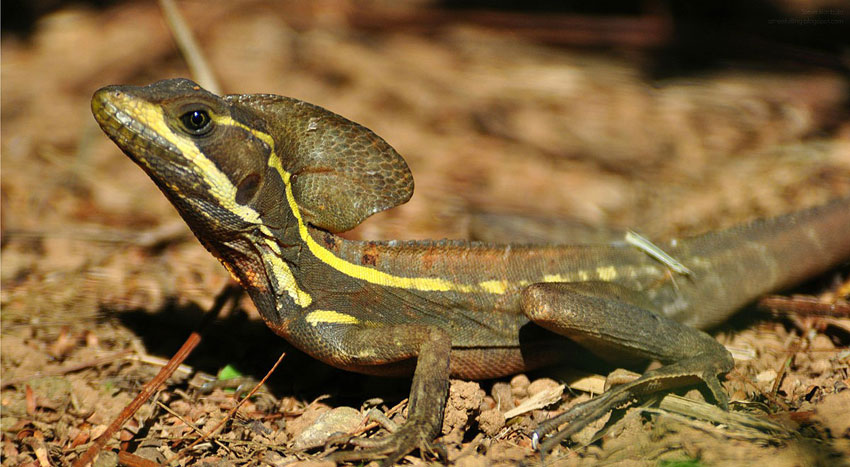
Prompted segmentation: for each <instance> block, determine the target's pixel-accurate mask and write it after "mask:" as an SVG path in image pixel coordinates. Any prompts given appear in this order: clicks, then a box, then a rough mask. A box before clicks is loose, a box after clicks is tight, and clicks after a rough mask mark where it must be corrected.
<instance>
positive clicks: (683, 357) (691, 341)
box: [522, 282, 734, 452]
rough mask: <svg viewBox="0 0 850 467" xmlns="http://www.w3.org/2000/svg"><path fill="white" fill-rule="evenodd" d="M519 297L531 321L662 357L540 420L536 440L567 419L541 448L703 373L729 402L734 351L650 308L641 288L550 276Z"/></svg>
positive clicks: (631, 355)
mask: <svg viewBox="0 0 850 467" xmlns="http://www.w3.org/2000/svg"><path fill="white" fill-rule="evenodd" d="M522 304H523V311H524V312H525V314H526V315H527V316H528V317H529V319H531V320H532V321H533V322H535V323H536V324H538V325H539V326H541V327H544V328H546V329H549V330H550V331H553V332H556V333H558V334H561V335H563V336H566V337H568V338H569V339H571V340H573V341H575V342H577V343H578V344H580V345H581V346H582V347H584V348H586V349H588V350H589V351H591V352H593V353H594V354H596V355H598V356H600V357H602V358H603V359H606V360H608V361H611V362H613V363H617V362H624V361H625V362H632V361H636V360H659V361H661V362H662V363H663V364H664V366H662V367H660V368H657V369H654V370H650V371H647V372H646V373H644V374H643V375H641V376H640V377H639V378H637V379H635V380H634V381H632V382H629V383H626V384H622V385H619V386H615V387H613V388H611V389H609V390H607V391H605V392H604V393H603V394H602V395H600V396H599V397H596V398H594V399H591V400H589V401H587V402H584V403H582V404H578V405H576V406H574V407H572V408H571V409H569V410H568V411H567V412H565V413H562V414H560V415H558V416H557V417H554V418H553V419H551V420H548V421H546V422H545V423H542V424H541V425H540V426H539V427H538V428H537V430H535V432H534V434H533V438H534V441H535V442H536V441H537V440H539V438H540V437H542V436H545V435H546V434H548V433H550V432H552V431H554V430H556V429H557V428H558V427H559V426H561V425H563V424H565V423H568V422H569V426H567V427H565V428H564V429H563V430H561V431H560V432H558V433H557V434H556V435H554V436H552V437H551V438H550V439H548V440H547V441H546V443H544V444H543V446H542V447H541V450H542V451H544V452H545V451H547V450H549V449H551V448H552V447H553V446H554V445H555V444H557V443H559V442H560V441H561V440H563V439H564V438H566V437H567V436H570V435H572V434H575V433H577V432H578V431H579V430H581V429H582V428H584V427H585V426H587V425H588V424H590V423H592V422H593V421H595V420H597V419H598V418H600V417H602V416H604V415H605V414H606V413H607V412H608V411H610V410H612V409H615V408H617V407H618V406H621V405H623V404H625V403H627V402H630V401H632V400H633V399H636V398H638V397H640V396H643V395H647V394H651V393H654V392H657V391H661V390H665V389H670V388H674V387H679V386H686V385H690V384H694V383H697V382H699V381H702V382H704V383H705V384H706V385H707V386H708V388H709V390H710V391H711V392H712V395H713V396H714V398H715V400H716V401H717V403H718V405H720V406H722V407H723V408H726V406H727V401H728V398H727V396H726V394H725V392H724V391H723V388H722V386H721V385H720V381H719V380H718V375H719V374H721V373H725V372H727V371H729V370H731V369H732V367H733V365H734V362H733V360H732V356H731V354H729V352H728V351H727V350H726V349H725V348H724V347H723V346H722V345H721V344H719V343H718V342H717V341H716V340H714V338H712V337H711V336H709V335H708V334H706V333H704V332H702V331H699V330H697V329H694V328H691V327H688V326H686V325H684V324H681V323H678V322H676V321H674V320H672V319H670V318H667V317H666V316H663V315H662V314H660V313H657V312H655V311H653V306H652V304H651V303H649V302H648V300H646V299H645V298H644V297H643V295H641V294H638V293H637V292H634V291H632V290H630V289H628V288H626V287H623V286H621V285H618V284H613V283H607V282H582V283H546V284H534V285H531V286H529V287H528V288H527V289H526V290H525V291H524V292H523V298H522Z"/></svg>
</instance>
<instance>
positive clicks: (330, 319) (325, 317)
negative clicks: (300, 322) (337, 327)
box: [304, 310, 360, 326]
mask: <svg viewBox="0 0 850 467" xmlns="http://www.w3.org/2000/svg"><path fill="white" fill-rule="evenodd" d="M304 320H305V321H307V322H308V323H310V325H311V326H316V325H318V324H360V320H359V319H357V318H355V317H354V316H351V315H349V314H347V313H341V312H339V311H334V310H315V311H311V312H310V313H307V316H305V317H304Z"/></svg>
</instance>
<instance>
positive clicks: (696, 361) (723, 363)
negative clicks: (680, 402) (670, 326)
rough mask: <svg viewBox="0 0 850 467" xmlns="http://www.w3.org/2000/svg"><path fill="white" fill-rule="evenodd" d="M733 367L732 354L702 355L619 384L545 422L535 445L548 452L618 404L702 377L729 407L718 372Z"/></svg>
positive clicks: (723, 405)
mask: <svg viewBox="0 0 850 467" xmlns="http://www.w3.org/2000/svg"><path fill="white" fill-rule="evenodd" d="M731 366H732V359H731V356H730V357H728V359H720V361H719V362H717V361H715V360H712V359H706V358H705V357H704V356H698V357H695V358H692V359H688V360H685V361H682V362H678V363H674V364H670V365H667V366H664V367H661V368H658V369H656V370H652V371H648V372H646V373H644V374H643V376H641V377H640V378H638V379H636V380H634V381H632V382H630V383H626V384H622V385H620V386H615V387H613V388H611V389H609V390H608V391H606V392H605V393H603V394H602V395H600V396H599V397H596V398H594V399H591V400H589V401H586V402H582V403H581V404H578V405H576V406H574V407H572V408H571V409H569V410H567V411H566V412H564V413H562V414H560V415H558V416H556V417H553V418H551V419H549V420H547V421H545V422H543V423H541V424H540V426H538V427H537V429H536V430H534V432H532V435H531V437H532V444H533V447H534V448H537V449H539V450H540V452H541V453H544V454H545V453H547V452H549V451H551V450H552V448H554V447H555V446H556V445H558V444H559V443H561V441H563V440H564V439H566V438H567V437H569V436H572V435H574V434H576V433H578V432H579V431H581V430H582V429H583V428H584V427H586V426H588V425H589V424H591V423H593V421H595V420H598V419H599V418H601V417H602V416H604V415H605V414H606V413H608V412H609V411H611V410H613V409H616V408H617V407H620V406H622V405H624V404H626V403H629V402H631V401H633V400H635V399H637V398H639V397H641V396H644V395H647V394H651V393H654V392H657V391H658V390H660V389H664V388H669V387H674V386H681V385H686V384H689V383H694V382H697V381H699V380H702V381H703V382H704V383H705V384H706V386H708V388H709V390H710V391H711V393H712V395H713V396H714V399H715V401H716V403H717V405H719V406H720V407H721V408H723V409H724V410H726V409H727V408H728V406H729V398H728V396H727V395H726V393H725V392H724V391H723V387H722V386H721V385H720V380H719V379H718V378H717V375H718V374H720V373H725V372H727V371H729V369H731ZM697 368H705V370H704V371H698V370H697ZM565 423H569V425H568V426H566V427H564V428H563V429H561V430H558V431H557V432H556V433H555V434H553V435H551V436H549V437H548V438H547V439H546V441H544V442H543V443H542V444H540V445H539V447H538V444H539V442H540V440H541V439H542V438H543V437H544V436H546V435H547V434H549V433H551V432H553V431H555V430H557V429H558V427H560V426H561V425H563V424H565Z"/></svg>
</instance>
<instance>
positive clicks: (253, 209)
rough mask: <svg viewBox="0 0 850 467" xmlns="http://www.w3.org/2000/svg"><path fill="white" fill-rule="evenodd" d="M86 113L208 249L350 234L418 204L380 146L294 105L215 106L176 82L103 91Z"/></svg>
mask: <svg viewBox="0 0 850 467" xmlns="http://www.w3.org/2000/svg"><path fill="white" fill-rule="evenodd" d="M92 112H93V113H94V116H95V119H96V120H97V122H98V123H99V124H100V126H101V128H102V129H103V131H104V132H105V133H106V134H107V135H108V136H109V137H110V138H111V139H112V140H113V141H114V142H115V143H116V144H117V145H118V146H119V147H120V148H121V149H122V150H123V151H124V153H126V154H127V155H128V156H129V157H130V158H131V159H133V160H134V161H135V162H136V163H137V164H138V165H140V166H141V167H142V168H143V169H144V170H145V171H146V172H147V173H148V175H149V176H150V177H151V178H152V179H153V181H154V182H155V183H156V184H157V185H158V186H159V188H160V189H161V190H162V191H163V192H164V193H165V194H166V196H167V197H168V198H169V200H170V201H171V202H172V204H174V206H175V207H176V208H177V210H178V211H179V212H180V214H181V216H183V218H184V219H185V220H186V221H187V223H188V224H189V225H190V227H192V229H193V231H194V232H195V234H196V235H197V236H198V237H199V238H201V240H202V241H204V243H205V244H206V243H207V242H209V241H212V240H222V239H226V238H227V236H232V235H233V234H236V233H239V232H242V231H246V230H249V229H256V228H257V227H258V226H260V225H262V226H265V227H268V228H272V229H285V228H287V227H289V226H291V224H292V223H293V222H295V221H297V222H298V223H299V224H303V225H312V226H314V227H318V228H320V229H323V230H327V231H330V232H341V231H345V230H349V229H351V228H353V227H354V226H356V225H357V224H359V223H360V222H362V221H363V220H364V219H366V218H367V217H369V216H370V215H372V214H374V213H376V212H379V211H382V210H385V209H388V208H391V207H393V206H396V205H398V204H402V203H404V202H406V201H407V200H408V199H409V198H410V196H411V194H412V192H413V178H412V176H411V174H410V170H409V169H408V167H407V164H406V163H405V162H404V159H402V158H401V156H400V155H399V154H398V153H396V151H395V150H394V149H393V148H392V147H391V146H390V145H389V144H387V143H386V142H385V141H384V140H383V139H381V138H380V137H379V136H377V135H375V134H374V133H373V132H372V131H370V130H369V129H367V128H365V127H362V126H360V125H358V124H356V123H354V122H351V121H349V120H346V119H345V118H343V117H341V116H339V115H336V114H334V113H332V112H330V111H328V110H325V109H323V108H321V107H317V106H314V105H311V104H307V103H305V102H301V101H298V100H295V99H291V98H286V97H281V96H273V95H231V96H224V97H219V96H216V95H214V94H212V93H210V92H208V91H206V90H204V89H202V88H201V87H200V86H198V85H197V84H195V83H194V82H192V81H189V80H186V79H173V80H165V81H159V82H156V83H154V84H151V85H149V86H143V87H137V86H108V87H105V88H102V89H100V90H98V91H97V92H96V93H95V94H94V97H93V98H92ZM207 246H208V247H210V245H207Z"/></svg>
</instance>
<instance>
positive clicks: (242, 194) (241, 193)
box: [236, 173, 260, 205]
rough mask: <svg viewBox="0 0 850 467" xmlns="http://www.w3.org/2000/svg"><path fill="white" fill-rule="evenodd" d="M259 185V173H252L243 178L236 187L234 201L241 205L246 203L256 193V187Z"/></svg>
mask: <svg viewBox="0 0 850 467" xmlns="http://www.w3.org/2000/svg"><path fill="white" fill-rule="evenodd" d="M259 187H260V175H259V174H256V173H252V174H250V175H248V176H247V177H245V178H243V179H242V181H241V182H239V186H238V187H236V202H237V203H239V204H242V205H245V204H248V202H250V201H251V200H252V199H253V198H254V195H255V194H257V189H258V188H259Z"/></svg>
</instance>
